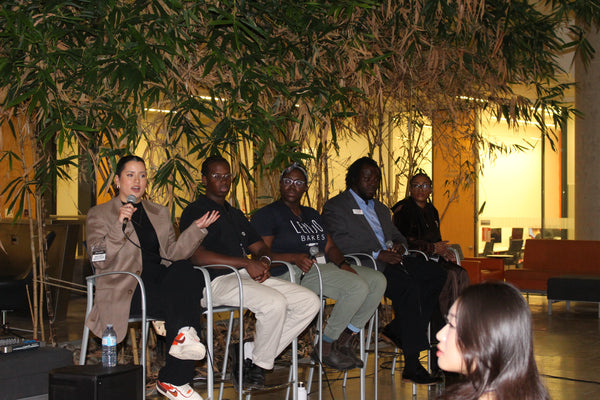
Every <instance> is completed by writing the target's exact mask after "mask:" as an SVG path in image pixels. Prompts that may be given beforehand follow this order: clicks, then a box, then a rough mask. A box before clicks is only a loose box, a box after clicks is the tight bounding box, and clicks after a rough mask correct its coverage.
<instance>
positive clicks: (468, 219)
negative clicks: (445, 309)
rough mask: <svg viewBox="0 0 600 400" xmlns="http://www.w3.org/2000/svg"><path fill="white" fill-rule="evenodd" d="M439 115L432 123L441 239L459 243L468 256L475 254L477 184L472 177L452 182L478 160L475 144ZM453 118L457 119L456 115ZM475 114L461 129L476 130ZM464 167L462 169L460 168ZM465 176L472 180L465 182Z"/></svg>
mask: <svg viewBox="0 0 600 400" xmlns="http://www.w3.org/2000/svg"><path fill="white" fill-rule="evenodd" d="M445 117H446V116H445V115H439V116H438V118H435V119H434V123H433V140H434V146H433V149H434V151H433V181H434V182H433V188H434V190H433V204H434V206H435V207H436V208H437V209H438V212H439V213H440V219H441V221H440V224H441V232H442V238H443V239H444V240H448V241H449V242H450V243H458V244H460V246H461V249H462V251H463V254H464V256H465V257H473V256H474V254H475V249H474V246H475V204H476V201H475V200H476V198H475V193H476V184H474V182H473V180H472V178H469V177H464V176H463V177H462V179H461V178H460V177H459V181H460V182H461V184H459V186H458V188H457V186H456V184H455V183H453V182H452V181H454V180H456V179H457V176H458V175H459V173H460V171H461V170H463V169H464V165H465V163H471V165H474V163H475V159H476V158H475V156H474V155H475V153H474V148H473V145H472V143H471V141H470V139H469V138H468V136H469V135H464V137H466V139H465V138H463V134H461V132H459V131H457V130H455V128H453V126H452V124H449V123H446V121H444V118H445ZM452 117H454V118H456V116H455V115H453V116H452ZM472 117H473V118H474V116H471V115H468V114H465V115H464V118H465V120H464V124H463V126H462V127H461V128H460V129H459V130H462V129H474V128H473V127H474V126H476V125H475V124H473V123H472V122H470V120H472V119H473V118H472ZM461 166H463V168H461ZM465 179H471V182H470V183H469V184H468V185H466V186H467V187H466V188H465V187H464V186H465V185H464V183H465Z"/></svg>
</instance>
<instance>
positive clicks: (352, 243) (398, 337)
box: [323, 157, 446, 384]
mask: <svg viewBox="0 0 600 400" xmlns="http://www.w3.org/2000/svg"><path fill="white" fill-rule="evenodd" d="M380 183H381V171H380V169H379V166H378V165H377V163H376V162H375V161H373V160H372V159H370V158H367V157H363V158H360V159H358V160H356V161H355V162H354V163H353V164H352V165H351V166H350V167H349V168H348V172H347V174H346V188H347V189H346V191H344V192H343V193H341V194H339V195H337V196H335V197H333V198H331V199H329V200H328V201H327V202H326V203H325V205H324V206H323V219H324V221H325V228H326V229H327V231H328V232H329V233H330V234H331V237H332V238H333V241H334V242H335V244H336V245H337V246H338V247H339V249H340V250H341V251H342V252H344V253H352V252H361V253H368V254H371V255H372V256H373V257H374V258H375V259H376V260H377V266H378V269H379V270H380V271H383V274H384V275H385V277H386V279H387V289H386V292H385V295H386V297H388V298H390V299H391V300H392V306H393V307H394V314H395V318H394V320H393V321H392V322H391V323H390V324H389V325H387V326H386V327H385V328H384V329H383V331H382V334H384V335H385V336H387V337H388V338H390V339H392V340H393V341H394V342H395V343H396V345H397V346H398V347H400V348H401V349H402V351H403V352H404V359H405V365H404V371H403V372H402V378H403V379H405V380H410V381H412V382H415V383H420V384H433V383H435V382H436V381H437V379H436V378H435V377H433V376H431V375H430V374H429V373H428V372H427V370H426V369H425V368H423V366H422V365H421V363H420V362H419V353H420V352H421V351H422V350H425V349H427V348H428V347H429V340H428V338H427V325H428V324H429V321H430V319H431V316H432V313H433V310H434V307H436V306H437V304H438V298H439V295H440V291H441V290H442V287H443V286H444V282H445V281H446V272H445V271H444V270H443V269H442V268H441V267H440V266H439V265H437V263H435V262H429V261H425V259H423V258H420V257H410V256H404V255H403V253H404V249H405V248H406V247H407V243H406V239H405V238H404V236H402V234H401V233H400V232H399V231H398V229H396V227H395V226H394V225H393V224H392V219H391V214H390V210H389V208H387V207H386V206H385V205H384V204H383V203H381V202H380V201H378V200H377V199H375V198H374V197H375V195H376V194H377V190H379V184H380Z"/></svg>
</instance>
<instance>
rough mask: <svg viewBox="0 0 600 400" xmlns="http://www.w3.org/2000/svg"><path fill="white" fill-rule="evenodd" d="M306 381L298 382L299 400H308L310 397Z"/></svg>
mask: <svg viewBox="0 0 600 400" xmlns="http://www.w3.org/2000/svg"><path fill="white" fill-rule="evenodd" d="M307 396H308V394H307V393H306V387H304V383H302V382H298V400H306V399H307V398H308V397H307Z"/></svg>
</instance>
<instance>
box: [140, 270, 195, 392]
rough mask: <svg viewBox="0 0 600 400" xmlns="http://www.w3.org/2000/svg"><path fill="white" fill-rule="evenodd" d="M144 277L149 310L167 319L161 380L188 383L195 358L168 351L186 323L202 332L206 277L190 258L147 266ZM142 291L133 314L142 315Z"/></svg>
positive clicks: (155, 316) (156, 316)
mask: <svg viewBox="0 0 600 400" xmlns="http://www.w3.org/2000/svg"><path fill="white" fill-rule="evenodd" d="M142 280H143V282H144V288H145V290H146V312H147V314H148V315H149V316H152V317H153V318H158V319H164V320H165V327H166V329H167V337H166V343H167V355H166V363H165V366H164V367H163V368H162V369H161V370H160V372H159V373H158V379H159V380H161V381H163V382H167V383H170V384H173V385H176V386H181V385H185V384H186V383H189V382H191V381H192V379H193V378H194V368H195V366H196V361H195V360H180V359H178V358H175V357H173V356H171V355H169V354H168V351H169V347H170V346H171V343H173V340H174V339H175V337H176V336H177V332H178V331H179V329H181V328H182V327H184V326H191V327H193V328H195V329H196V331H197V332H198V335H200V332H201V329H202V324H201V319H202V312H203V311H204V309H203V308H202V307H201V306H200V300H201V299H202V291H203V290H204V286H205V284H204V277H203V276H202V272H200V271H198V270H195V269H194V267H193V265H192V263H191V262H189V261H188V260H181V261H177V262H174V263H173V264H171V265H170V266H169V267H164V266H154V267H147V266H144V270H143V271H142ZM140 304H141V302H140V291H139V288H138V289H137V290H136V292H135V293H134V296H133V299H132V302H131V311H130V315H140V314H141V306H140Z"/></svg>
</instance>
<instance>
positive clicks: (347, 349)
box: [336, 328, 364, 368]
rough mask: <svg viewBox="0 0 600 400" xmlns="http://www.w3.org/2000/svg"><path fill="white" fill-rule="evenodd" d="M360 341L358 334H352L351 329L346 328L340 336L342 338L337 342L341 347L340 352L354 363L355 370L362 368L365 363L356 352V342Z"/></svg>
mask: <svg viewBox="0 0 600 400" xmlns="http://www.w3.org/2000/svg"><path fill="white" fill-rule="evenodd" d="M357 340H358V333H354V332H352V331H351V330H350V329H348V328H346V329H344V331H343V332H342V333H341V334H340V337H339V338H338V340H336V342H337V343H338V345H339V349H340V351H341V352H342V353H343V354H345V355H346V356H347V357H348V358H350V359H351V360H352V362H353V363H354V368H362V367H363V365H364V364H363V362H362V360H361V359H360V358H359V357H358V356H357V355H356V351H355V350H354V349H355V347H356V341H357Z"/></svg>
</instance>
